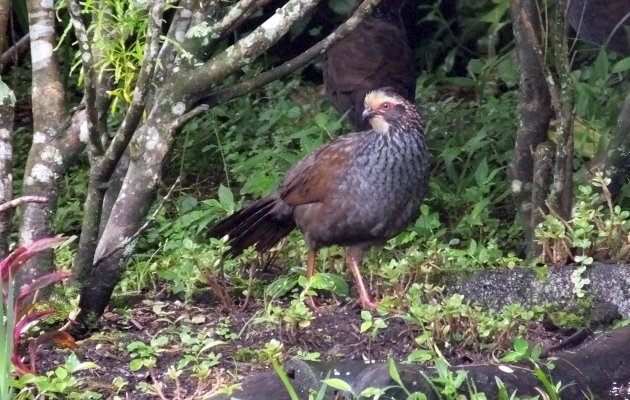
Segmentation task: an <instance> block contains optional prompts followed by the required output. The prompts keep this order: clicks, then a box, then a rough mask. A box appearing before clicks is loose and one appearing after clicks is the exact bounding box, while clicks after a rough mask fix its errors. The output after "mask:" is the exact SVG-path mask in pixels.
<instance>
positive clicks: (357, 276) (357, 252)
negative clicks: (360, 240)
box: [346, 247, 378, 310]
mask: <svg viewBox="0 0 630 400" xmlns="http://www.w3.org/2000/svg"><path fill="white" fill-rule="evenodd" d="M362 256H363V251H362V250H361V249H356V248H351V247H348V248H347V249H346V265H347V266H348V268H350V271H352V275H353V276H354V281H355V283H356V285H357V289H358V290H359V301H360V302H361V307H362V308H364V309H366V310H374V309H376V307H377V306H378V303H375V302H373V301H372V300H370V298H369V297H368V292H367V290H366V289H365V285H364V284H363V278H362V277H361V271H359V266H360V264H361V259H362Z"/></svg>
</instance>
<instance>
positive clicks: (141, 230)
mask: <svg viewBox="0 0 630 400" xmlns="http://www.w3.org/2000/svg"><path fill="white" fill-rule="evenodd" d="M179 183H180V178H179V177H178V178H177V179H176V180H175V183H173V186H171V188H170V189H169V191H168V193H166V196H164V197H162V201H161V202H160V204H159V205H158V206H157V207H156V209H155V211H153V214H151V216H150V217H149V218H147V221H146V222H145V223H144V224H143V225H142V226H141V227H140V228H138V230H137V231H136V232H134V234H133V235H131V236H129V237H128V238H126V239H125V240H123V241H122V242H120V243H119V244H118V245H117V246H115V247H114V248H113V249H111V250H110V251H108V252H107V253H105V254H104V255H103V256H102V257H101V258H99V259H98V260H96V261H95V262H94V267H95V268H96V267H98V266H99V265H100V264H101V263H102V262H103V261H105V260H107V259H108V258H109V257H111V256H112V255H114V254H115V253H117V252H118V251H120V250H122V249H124V248H125V247H126V246H127V245H128V244H129V243H131V242H133V241H134V240H136V239H137V238H138V236H140V235H141V234H143V233H144V232H145V231H146V230H147V229H148V228H149V226H151V223H153V221H155V218H156V217H157V215H158V213H159V212H160V210H162V207H164V203H166V201H167V200H168V199H169V198H170V197H171V195H172V194H173V192H174V191H175V187H177V186H178V185H179Z"/></svg>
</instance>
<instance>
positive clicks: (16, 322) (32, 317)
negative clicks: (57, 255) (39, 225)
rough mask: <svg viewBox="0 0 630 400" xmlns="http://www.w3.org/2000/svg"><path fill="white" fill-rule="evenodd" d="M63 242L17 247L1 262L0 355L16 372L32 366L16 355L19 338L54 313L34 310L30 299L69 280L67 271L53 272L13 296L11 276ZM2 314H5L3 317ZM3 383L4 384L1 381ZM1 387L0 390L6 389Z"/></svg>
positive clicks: (0, 369)
mask: <svg viewBox="0 0 630 400" xmlns="http://www.w3.org/2000/svg"><path fill="white" fill-rule="evenodd" d="M65 241H66V238H61V237H59V238H47V239H40V240H37V241H35V242H32V243H30V244H27V245H24V246H20V247H18V248H17V249H15V250H14V251H13V252H12V253H11V254H9V255H8V256H7V257H6V258H4V259H3V260H2V261H1V262H0V284H1V285H2V306H1V307H0V311H2V312H0V316H2V317H3V318H1V320H0V333H2V336H1V337H2V339H0V341H1V343H2V344H1V346H0V355H4V356H7V355H10V357H7V358H3V360H6V359H9V358H10V359H11V362H12V363H13V366H14V367H15V369H16V370H17V372H19V373H28V372H31V368H34V366H31V368H29V367H28V366H26V365H25V364H24V363H23V362H22V360H21V358H20V356H19V354H18V352H17V351H18V344H19V341H20V337H21V336H22V335H23V334H24V333H26V331H28V329H29V328H30V327H31V326H33V324H35V323H36V322H38V321H41V320H42V319H44V318H45V317H47V316H48V315H50V314H52V313H54V311H53V310H37V309H36V306H37V303H36V302H31V300H30V297H31V296H32V295H35V294H36V293H37V292H38V291H39V290H41V289H44V288H46V287H48V286H50V285H52V284H54V283H57V282H60V281H63V280H64V279H66V278H68V276H69V274H68V273H66V272H52V273H50V274H47V275H44V276H42V277H40V278H38V279H36V280H35V281H33V282H31V283H30V284H28V285H26V286H24V287H23V288H21V289H20V290H19V291H18V293H17V296H15V292H14V288H13V280H12V277H13V276H14V275H15V273H16V272H17V270H18V269H19V268H20V267H21V266H22V265H24V264H25V263H26V261H28V260H29V259H30V258H31V257H33V256H34V255H35V254H37V253H38V252H40V251H43V250H46V249H50V248H52V247H54V246H57V245H59V244H61V243H63V242H65ZM3 313H4V315H2V314H3ZM3 363H4V361H0V373H2V374H3V375H2V376H0V378H4V376H6V374H8V373H9V371H8V367H7V365H6V364H4V365H3ZM3 381H4V382H7V381H8V380H7V381H5V380H4V379H3ZM2 385H4V384H0V390H8V389H6V388H4V387H3V386H2Z"/></svg>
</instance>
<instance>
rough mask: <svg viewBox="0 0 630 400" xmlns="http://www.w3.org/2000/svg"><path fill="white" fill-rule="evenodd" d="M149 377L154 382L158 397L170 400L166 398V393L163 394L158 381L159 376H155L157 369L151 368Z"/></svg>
mask: <svg viewBox="0 0 630 400" xmlns="http://www.w3.org/2000/svg"><path fill="white" fill-rule="evenodd" d="M149 375H150V376H151V380H152V381H153V387H154V388H155V391H156V392H157V395H158V396H159V398H160V399H162V400H168V399H167V398H166V396H164V393H162V389H161V388H160V382H159V381H158V379H157V375H156V374H155V368H149Z"/></svg>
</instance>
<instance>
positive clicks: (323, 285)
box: [311, 272, 350, 296]
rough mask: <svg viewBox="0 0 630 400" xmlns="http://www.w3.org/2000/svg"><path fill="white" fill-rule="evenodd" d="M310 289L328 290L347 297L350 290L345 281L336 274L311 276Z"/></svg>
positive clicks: (325, 273)
mask: <svg viewBox="0 0 630 400" xmlns="http://www.w3.org/2000/svg"><path fill="white" fill-rule="evenodd" d="M311 287H312V288H313V289H320V290H321V289H323V290H330V291H331V292H333V293H336V294H338V295H341V296H348V294H349V293H350V289H349V288H348V284H347V283H346V281H345V279H343V278H342V277H341V276H339V275H337V274H331V273H327V272H323V273H319V274H315V275H313V279H312V280H311Z"/></svg>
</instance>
